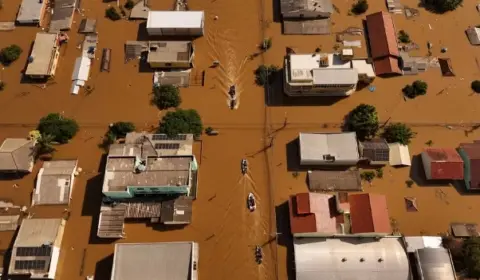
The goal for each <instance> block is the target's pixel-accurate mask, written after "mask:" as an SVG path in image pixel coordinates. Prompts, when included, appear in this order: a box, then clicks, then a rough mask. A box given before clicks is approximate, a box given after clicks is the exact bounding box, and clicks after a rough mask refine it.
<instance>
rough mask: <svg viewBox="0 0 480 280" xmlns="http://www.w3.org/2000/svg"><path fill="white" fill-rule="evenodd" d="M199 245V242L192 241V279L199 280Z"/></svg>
mask: <svg viewBox="0 0 480 280" xmlns="http://www.w3.org/2000/svg"><path fill="white" fill-rule="evenodd" d="M199 249H200V248H199V246H198V243H197V242H192V263H191V270H190V280H198V256H199Z"/></svg>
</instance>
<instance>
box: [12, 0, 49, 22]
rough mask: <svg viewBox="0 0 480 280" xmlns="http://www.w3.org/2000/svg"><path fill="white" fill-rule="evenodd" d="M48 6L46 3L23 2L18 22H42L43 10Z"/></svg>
mask: <svg viewBox="0 0 480 280" xmlns="http://www.w3.org/2000/svg"><path fill="white" fill-rule="evenodd" d="M44 5H46V2H45V1H39V0H22V4H21V5H20V9H19V10H18V14H17V21H18V22H20V23H22V22H40V21H41V20H42V18H41V17H42V10H43V9H44V8H43V7H44Z"/></svg>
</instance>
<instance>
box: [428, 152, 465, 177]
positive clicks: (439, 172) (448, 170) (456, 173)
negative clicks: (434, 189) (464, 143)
mask: <svg viewBox="0 0 480 280" xmlns="http://www.w3.org/2000/svg"><path fill="white" fill-rule="evenodd" d="M422 163H423V169H424V170H425V177H426V178H427V180H463V159H462V158H461V157H460V155H459V154H458V153H457V151H456V150H455V149H453V148H451V149H448V148H425V149H423V152H422Z"/></svg>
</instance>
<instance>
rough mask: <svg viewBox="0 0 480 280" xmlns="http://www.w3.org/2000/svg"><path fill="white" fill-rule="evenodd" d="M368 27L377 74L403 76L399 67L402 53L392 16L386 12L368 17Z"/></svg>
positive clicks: (371, 52)
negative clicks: (399, 57)
mask: <svg viewBox="0 0 480 280" xmlns="http://www.w3.org/2000/svg"><path fill="white" fill-rule="evenodd" d="M366 25H367V30H368V41H369V45H370V54H371V56H372V58H373V64H374V66H375V74H377V75H385V74H401V73H402V71H401V70H400V68H399V66H398V56H399V55H400V53H399V51H398V43H397V34H396V31H395V24H394V23H393V19H392V16H391V15H390V14H389V13H386V12H378V13H374V14H371V15H368V16H367V20H366Z"/></svg>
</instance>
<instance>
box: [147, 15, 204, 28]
mask: <svg viewBox="0 0 480 280" xmlns="http://www.w3.org/2000/svg"><path fill="white" fill-rule="evenodd" d="M203 18H204V13H203V11H149V12H148V19H147V29H149V28H202V27H203Z"/></svg>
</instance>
